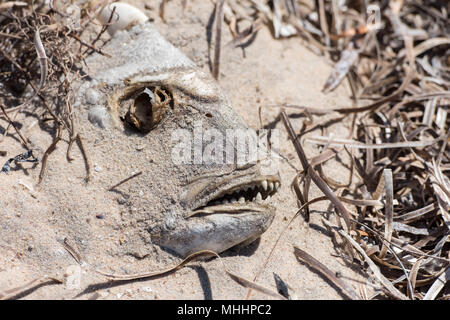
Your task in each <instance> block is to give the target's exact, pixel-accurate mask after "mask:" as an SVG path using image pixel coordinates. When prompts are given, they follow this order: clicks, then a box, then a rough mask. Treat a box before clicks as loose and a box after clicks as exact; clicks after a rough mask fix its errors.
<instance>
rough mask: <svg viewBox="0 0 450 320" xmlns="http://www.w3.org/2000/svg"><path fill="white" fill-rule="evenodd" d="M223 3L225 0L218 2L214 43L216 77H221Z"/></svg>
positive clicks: (214, 74) (214, 71) (213, 73)
mask: <svg viewBox="0 0 450 320" xmlns="http://www.w3.org/2000/svg"><path fill="white" fill-rule="evenodd" d="M223 4H224V0H220V1H219V2H218V3H217V4H216V18H215V20H216V39H215V43H214V63H213V67H212V75H213V77H214V79H216V80H217V79H219V66H220V42H221V37H222V20H223Z"/></svg>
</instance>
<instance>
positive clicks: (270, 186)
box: [269, 181, 273, 191]
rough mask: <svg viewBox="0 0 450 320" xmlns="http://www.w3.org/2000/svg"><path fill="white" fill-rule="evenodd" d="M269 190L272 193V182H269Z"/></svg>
mask: <svg viewBox="0 0 450 320" xmlns="http://www.w3.org/2000/svg"><path fill="white" fill-rule="evenodd" d="M269 189H270V191H273V182H272V181H270V182H269Z"/></svg>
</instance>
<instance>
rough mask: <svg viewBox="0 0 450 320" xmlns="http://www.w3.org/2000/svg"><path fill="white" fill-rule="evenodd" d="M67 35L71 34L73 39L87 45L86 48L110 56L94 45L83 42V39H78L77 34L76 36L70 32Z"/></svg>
mask: <svg viewBox="0 0 450 320" xmlns="http://www.w3.org/2000/svg"><path fill="white" fill-rule="evenodd" d="M69 36H71V37H72V38H74V39H75V40H77V41H78V42H79V43H80V44H81V45H83V46H85V47H87V48H88V49H91V50H93V51H95V52H97V53H99V54H101V55H102V56H105V57H108V58H111V55H109V54H107V53H104V52H103V51H102V50H101V49H99V48H96V47H94V46H93V45H91V44H89V43H86V42H84V41H83V40H81V39H80V37H79V36H77V35H76V34H73V33H70V34H69Z"/></svg>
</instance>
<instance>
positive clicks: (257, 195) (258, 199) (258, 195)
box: [255, 192, 262, 202]
mask: <svg viewBox="0 0 450 320" xmlns="http://www.w3.org/2000/svg"><path fill="white" fill-rule="evenodd" d="M255 199H256V201H258V202H259V201H262V195H261V192H258V193H257V194H256V198H255Z"/></svg>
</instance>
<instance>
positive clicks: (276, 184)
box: [275, 181, 280, 191]
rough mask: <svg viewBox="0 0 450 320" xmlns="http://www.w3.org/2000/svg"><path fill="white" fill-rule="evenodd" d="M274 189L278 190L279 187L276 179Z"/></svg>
mask: <svg viewBox="0 0 450 320" xmlns="http://www.w3.org/2000/svg"><path fill="white" fill-rule="evenodd" d="M275 189H276V190H277V191H278V189H280V183H279V182H278V181H277V182H275Z"/></svg>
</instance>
